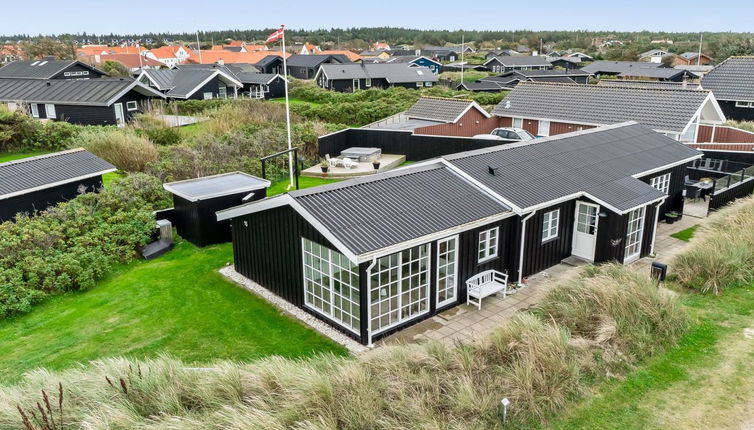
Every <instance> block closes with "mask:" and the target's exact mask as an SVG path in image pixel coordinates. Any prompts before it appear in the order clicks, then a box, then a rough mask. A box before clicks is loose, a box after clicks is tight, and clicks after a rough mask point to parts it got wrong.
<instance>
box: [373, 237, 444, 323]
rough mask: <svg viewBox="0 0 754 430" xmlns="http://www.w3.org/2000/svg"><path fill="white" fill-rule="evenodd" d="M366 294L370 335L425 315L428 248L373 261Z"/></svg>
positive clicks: (423, 246)
mask: <svg viewBox="0 0 754 430" xmlns="http://www.w3.org/2000/svg"><path fill="white" fill-rule="evenodd" d="M370 295H371V296H370V300H371V318H372V321H371V329H372V333H373V334H376V333H379V332H381V331H384V330H387V329H388V328H390V327H393V326H396V325H398V324H400V323H403V322H405V321H408V320H410V319H412V318H414V317H417V316H419V315H422V314H425V313H427V312H429V245H428V244H424V245H419V246H415V247H413V248H410V249H406V250H404V251H401V252H398V253H395V254H391V255H388V256H385V257H382V258H380V259H379V260H377V265H376V266H375V267H374V268H373V269H372V279H371V291H370Z"/></svg>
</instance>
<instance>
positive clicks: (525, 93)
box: [492, 82, 725, 143]
mask: <svg viewBox="0 0 754 430" xmlns="http://www.w3.org/2000/svg"><path fill="white" fill-rule="evenodd" d="M492 114H493V115H495V116H498V117H500V127H511V126H512V127H519V128H523V129H526V130H527V131H529V132H530V133H532V134H534V135H539V136H550V135H556V134H562V133H568V132H572V131H576V130H582V129H587V128H592V127H599V126H602V125H608V124H615V123H619V122H624V121H637V122H639V123H640V124H643V125H645V126H647V127H650V128H651V129H653V130H655V131H657V132H658V133H663V134H665V135H667V136H670V137H672V138H673V139H675V140H679V141H681V142H684V143H694V142H696V141H697V134H698V130H699V127H700V126H702V125H704V126H712V125H716V124H721V123H723V122H725V115H724V114H723V112H722V110H720V106H719V105H718V104H717V101H716V100H715V96H714V95H713V94H712V93H711V92H709V91H690V90H682V89H679V90H672V89H664V88H641V87H620V86H607V85H574V84H550V83H539V82H521V83H520V84H519V85H517V86H516V88H514V89H513V90H512V91H511V92H510V93H509V94H508V95H507V96H506V97H505V99H503V100H502V101H501V102H500V103H499V104H498V105H497V106H495V109H494V110H493V111H492Z"/></svg>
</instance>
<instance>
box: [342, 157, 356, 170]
mask: <svg viewBox="0 0 754 430" xmlns="http://www.w3.org/2000/svg"><path fill="white" fill-rule="evenodd" d="M340 161H341V163H343V167H345V168H346V169H353V168H354V167H356V166H358V165H359V163H358V162H356V161H353V160H351V159H350V158H347V157H346V158H343V159H342V160H340Z"/></svg>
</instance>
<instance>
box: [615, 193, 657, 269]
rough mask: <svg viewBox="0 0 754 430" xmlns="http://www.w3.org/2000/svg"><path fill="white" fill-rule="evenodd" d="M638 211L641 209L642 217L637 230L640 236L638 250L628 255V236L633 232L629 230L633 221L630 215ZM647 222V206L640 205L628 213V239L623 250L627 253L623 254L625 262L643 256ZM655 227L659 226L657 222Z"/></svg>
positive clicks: (640, 215)
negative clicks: (642, 249)
mask: <svg viewBox="0 0 754 430" xmlns="http://www.w3.org/2000/svg"><path fill="white" fill-rule="evenodd" d="M636 211H639V219H640V222H639V223H638V227H639V229H638V230H637V232H638V233H639V237H638V240H637V242H636V245H637V246H636V252H635V253H633V254H631V255H628V254H626V252H627V251H628V249H627V248H628V236H629V235H630V234H632V233H631V232H630V231H628V228H629V227H630V222H631V221H630V217H631V214H633V213H634V212H636ZM646 223H647V207H646V206H642V207H640V208H638V209H634V210H632V211H631V212H629V213H628V217H627V218H626V239H625V244H624V248H623V249H624V251H623V252H624V254H625V255H624V256H623V264H628V263H631V262H633V261H636V260H638V259H639V257H641V248H642V246H644V228H645V226H646ZM655 228H657V227H656V224H655Z"/></svg>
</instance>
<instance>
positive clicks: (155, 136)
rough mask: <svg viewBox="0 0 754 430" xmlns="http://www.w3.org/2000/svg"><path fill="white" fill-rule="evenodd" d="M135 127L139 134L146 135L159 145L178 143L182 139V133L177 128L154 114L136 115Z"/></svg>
mask: <svg viewBox="0 0 754 430" xmlns="http://www.w3.org/2000/svg"><path fill="white" fill-rule="evenodd" d="M133 127H134V130H135V132H136V134H137V135H138V136H143V137H146V138H147V139H149V140H150V141H152V143H156V144H157V145H176V144H178V143H180V141H181V133H180V132H178V130H177V128H175V127H171V126H169V125H168V124H167V123H165V121H163V120H161V119H159V118H156V117H154V116H152V115H148V114H138V115H136V117H135V118H134V122H133Z"/></svg>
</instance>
